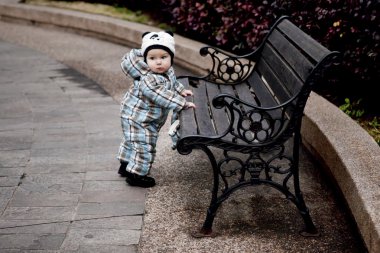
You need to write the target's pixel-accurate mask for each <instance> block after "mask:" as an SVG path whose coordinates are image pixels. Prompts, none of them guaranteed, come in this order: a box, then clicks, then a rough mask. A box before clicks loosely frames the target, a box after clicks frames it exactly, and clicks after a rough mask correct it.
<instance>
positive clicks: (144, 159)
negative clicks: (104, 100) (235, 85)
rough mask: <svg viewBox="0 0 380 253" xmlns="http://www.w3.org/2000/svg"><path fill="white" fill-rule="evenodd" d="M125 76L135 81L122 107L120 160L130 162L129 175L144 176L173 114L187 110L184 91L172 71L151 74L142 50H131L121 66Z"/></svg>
mask: <svg viewBox="0 0 380 253" xmlns="http://www.w3.org/2000/svg"><path fill="white" fill-rule="evenodd" d="M121 68H122V70H123V71H124V73H125V74H127V75H129V76H131V77H132V78H133V79H134V82H133V86H132V87H131V88H130V89H129V91H128V92H126V94H125V95H124V97H123V100H122V103H121V108H120V110H121V126H122V130H123V134H124V138H123V141H122V142H121V144H120V148H119V153H118V156H117V158H118V159H119V160H120V161H123V162H127V163H128V165H127V171H129V172H131V173H136V174H138V175H141V176H145V175H147V174H148V173H149V171H150V168H151V166H152V163H153V161H154V158H155V153H156V143H157V138H158V132H159V131H160V129H161V127H162V126H163V124H164V123H165V121H166V119H167V116H168V114H169V112H170V111H171V110H173V111H174V113H175V114H176V113H177V112H179V111H180V110H182V109H183V108H184V106H185V103H186V100H185V98H184V97H182V96H181V95H180V93H181V92H182V91H183V90H184V87H183V85H182V84H181V83H179V82H178V81H177V79H176V77H175V74H174V70H173V68H172V67H171V68H170V69H169V70H168V71H167V72H166V73H164V74H155V73H153V72H152V71H150V69H149V67H148V65H147V64H146V63H145V62H144V61H143V55H142V54H141V50H140V49H132V50H131V51H130V52H129V53H127V54H126V55H125V56H124V57H123V59H122V62H121Z"/></svg>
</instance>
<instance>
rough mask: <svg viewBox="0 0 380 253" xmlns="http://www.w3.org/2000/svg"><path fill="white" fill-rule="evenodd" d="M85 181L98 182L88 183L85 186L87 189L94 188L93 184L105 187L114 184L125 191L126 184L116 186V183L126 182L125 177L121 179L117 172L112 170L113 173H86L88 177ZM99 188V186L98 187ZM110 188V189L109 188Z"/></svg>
mask: <svg viewBox="0 0 380 253" xmlns="http://www.w3.org/2000/svg"><path fill="white" fill-rule="evenodd" d="M85 179H86V180H87V181H96V182H86V184H85V186H84V187H85V188H86V187H92V186H93V185H92V184H103V185H106V184H110V185H111V184H112V185H118V186H116V187H117V188H120V187H122V188H120V189H125V188H126V187H125V184H120V183H117V184H115V182H114V181H121V180H122V181H124V180H125V178H123V177H120V175H119V174H118V173H117V170H116V169H115V170H112V171H87V172H86V177H85ZM97 187H99V186H97ZM107 188H108V187H107Z"/></svg>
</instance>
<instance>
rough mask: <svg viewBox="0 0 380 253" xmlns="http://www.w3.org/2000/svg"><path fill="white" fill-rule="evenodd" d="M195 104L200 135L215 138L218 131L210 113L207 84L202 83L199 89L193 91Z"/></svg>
mask: <svg viewBox="0 0 380 253" xmlns="http://www.w3.org/2000/svg"><path fill="white" fill-rule="evenodd" d="M193 93H194V103H195V105H196V107H197V108H196V109H195V117H196V121H197V123H198V128H199V134H200V135H204V136H214V135H215V134H216V131H215V129H214V126H213V124H212V119H211V115H210V111H209V101H208V97H207V92H206V84H205V83H204V82H203V83H202V82H201V83H200V84H199V85H198V87H197V88H194V89H193Z"/></svg>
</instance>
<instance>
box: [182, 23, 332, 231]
mask: <svg viewBox="0 0 380 253" xmlns="http://www.w3.org/2000/svg"><path fill="white" fill-rule="evenodd" d="M200 54H201V55H202V56H205V57H206V56H208V57H210V58H211V60H212V67H211V69H210V70H209V73H208V74H207V75H205V76H203V77H195V76H181V77H179V78H178V80H179V81H180V82H181V83H183V84H184V85H185V86H186V87H187V88H190V89H192V91H193V93H194V96H192V97H191V98H190V99H191V101H192V102H194V103H195V104H196V106H197V108H196V109H194V110H193V109H190V110H183V111H182V112H181V114H180V125H179V129H178V135H179V139H178V142H177V151H178V152H179V153H180V154H183V155H188V154H190V153H191V152H192V150H193V149H199V150H202V151H204V152H205V153H206V154H207V156H208V158H209V160H210V163H211V167H212V170H213V186H212V194H211V203H210V205H209V207H208V210H207V215H206V219H205V221H204V224H203V226H202V228H201V229H200V230H199V231H198V232H196V233H195V234H194V236H196V237H203V236H212V235H213V232H212V224H213V221H214V218H215V215H216V212H217V209H218V207H219V206H220V205H221V204H222V202H223V201H225V200H226V199H227V198H228V197H229V196H230V195H231V194H232V193H233V192H235V191H236V190H238V189H241V188H243V187H246V186H257V185H267V186H270V187H272V188H274V189H276V190H278V191H280V192H281V193H282V194H284V195H285V197H286V198H287V199H289V200H290V201H291V202H292V203H294V204H295V205H296V207H297V208H298V210H299V212H300V214H301V216H302V218H303V221H304V223H305V228H304V229H303V230H302V231H301V234H302V235H304V236H316V235H318V230H317V229H316V227H315V225H314V223H313V221H312V219H311V216H310V214H309V210H308V208H307V206H306V204H305V202H304V199H303V196H302V192H301V190H300V182H299V147H300V141H301V136H300V129H301V123H302V116H303V111H304V107H305V104H306V101H307V99H308V97H309V95H310V92H311V89H312V87H313V86H315V85H317V84H318V83H319V82H321V80H322V78H323V76H324V72H325V70H326V69H328V68H329V67H330V66H331V65H332V64H334V63H336V62H337V59H339V53H338V52H331V51H329V50H328V49H326V48H325V47H323V46H322V45H320V44H319V43H318V42H317V41H315V40H314V39H313V38H311V37H310V36H309V35H307V34H305V33H304V32H303V31H302V30H300V29H299V28H298V27H297V26H295V25H294V24H293V23H292V22H291V21H290V20H289V19H288V18H287V17H281V18H279V19H278V20H277V21H276V23H275V24H274V25H273V26H272V28H271V29H270V31H269V32H268V34H267V35H266V37H265V38H264V40H263V42H262V43H261V44H260V46H259V47H258V48H257V49H256V50H254V51H253V52H252V53H250V54H247V55H244V56H236V55H232V54H229V53H226V52H223V51H221V50H219V49H217V48H213V47H204V48H202V49H201V50H200Z"/></svg>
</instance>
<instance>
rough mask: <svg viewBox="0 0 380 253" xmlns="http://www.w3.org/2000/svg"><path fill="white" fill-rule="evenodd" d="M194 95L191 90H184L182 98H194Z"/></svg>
mask: <svg viewBox="0 0 380 253" xmlns="http://www.w3.org/2000/svg"><path fill="white" fill-rule="evenodd" d="M192 95H193V92H192V91H191V90H183V91H182V92H181V96H182V97H187V96H192Z"/></svg>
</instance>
